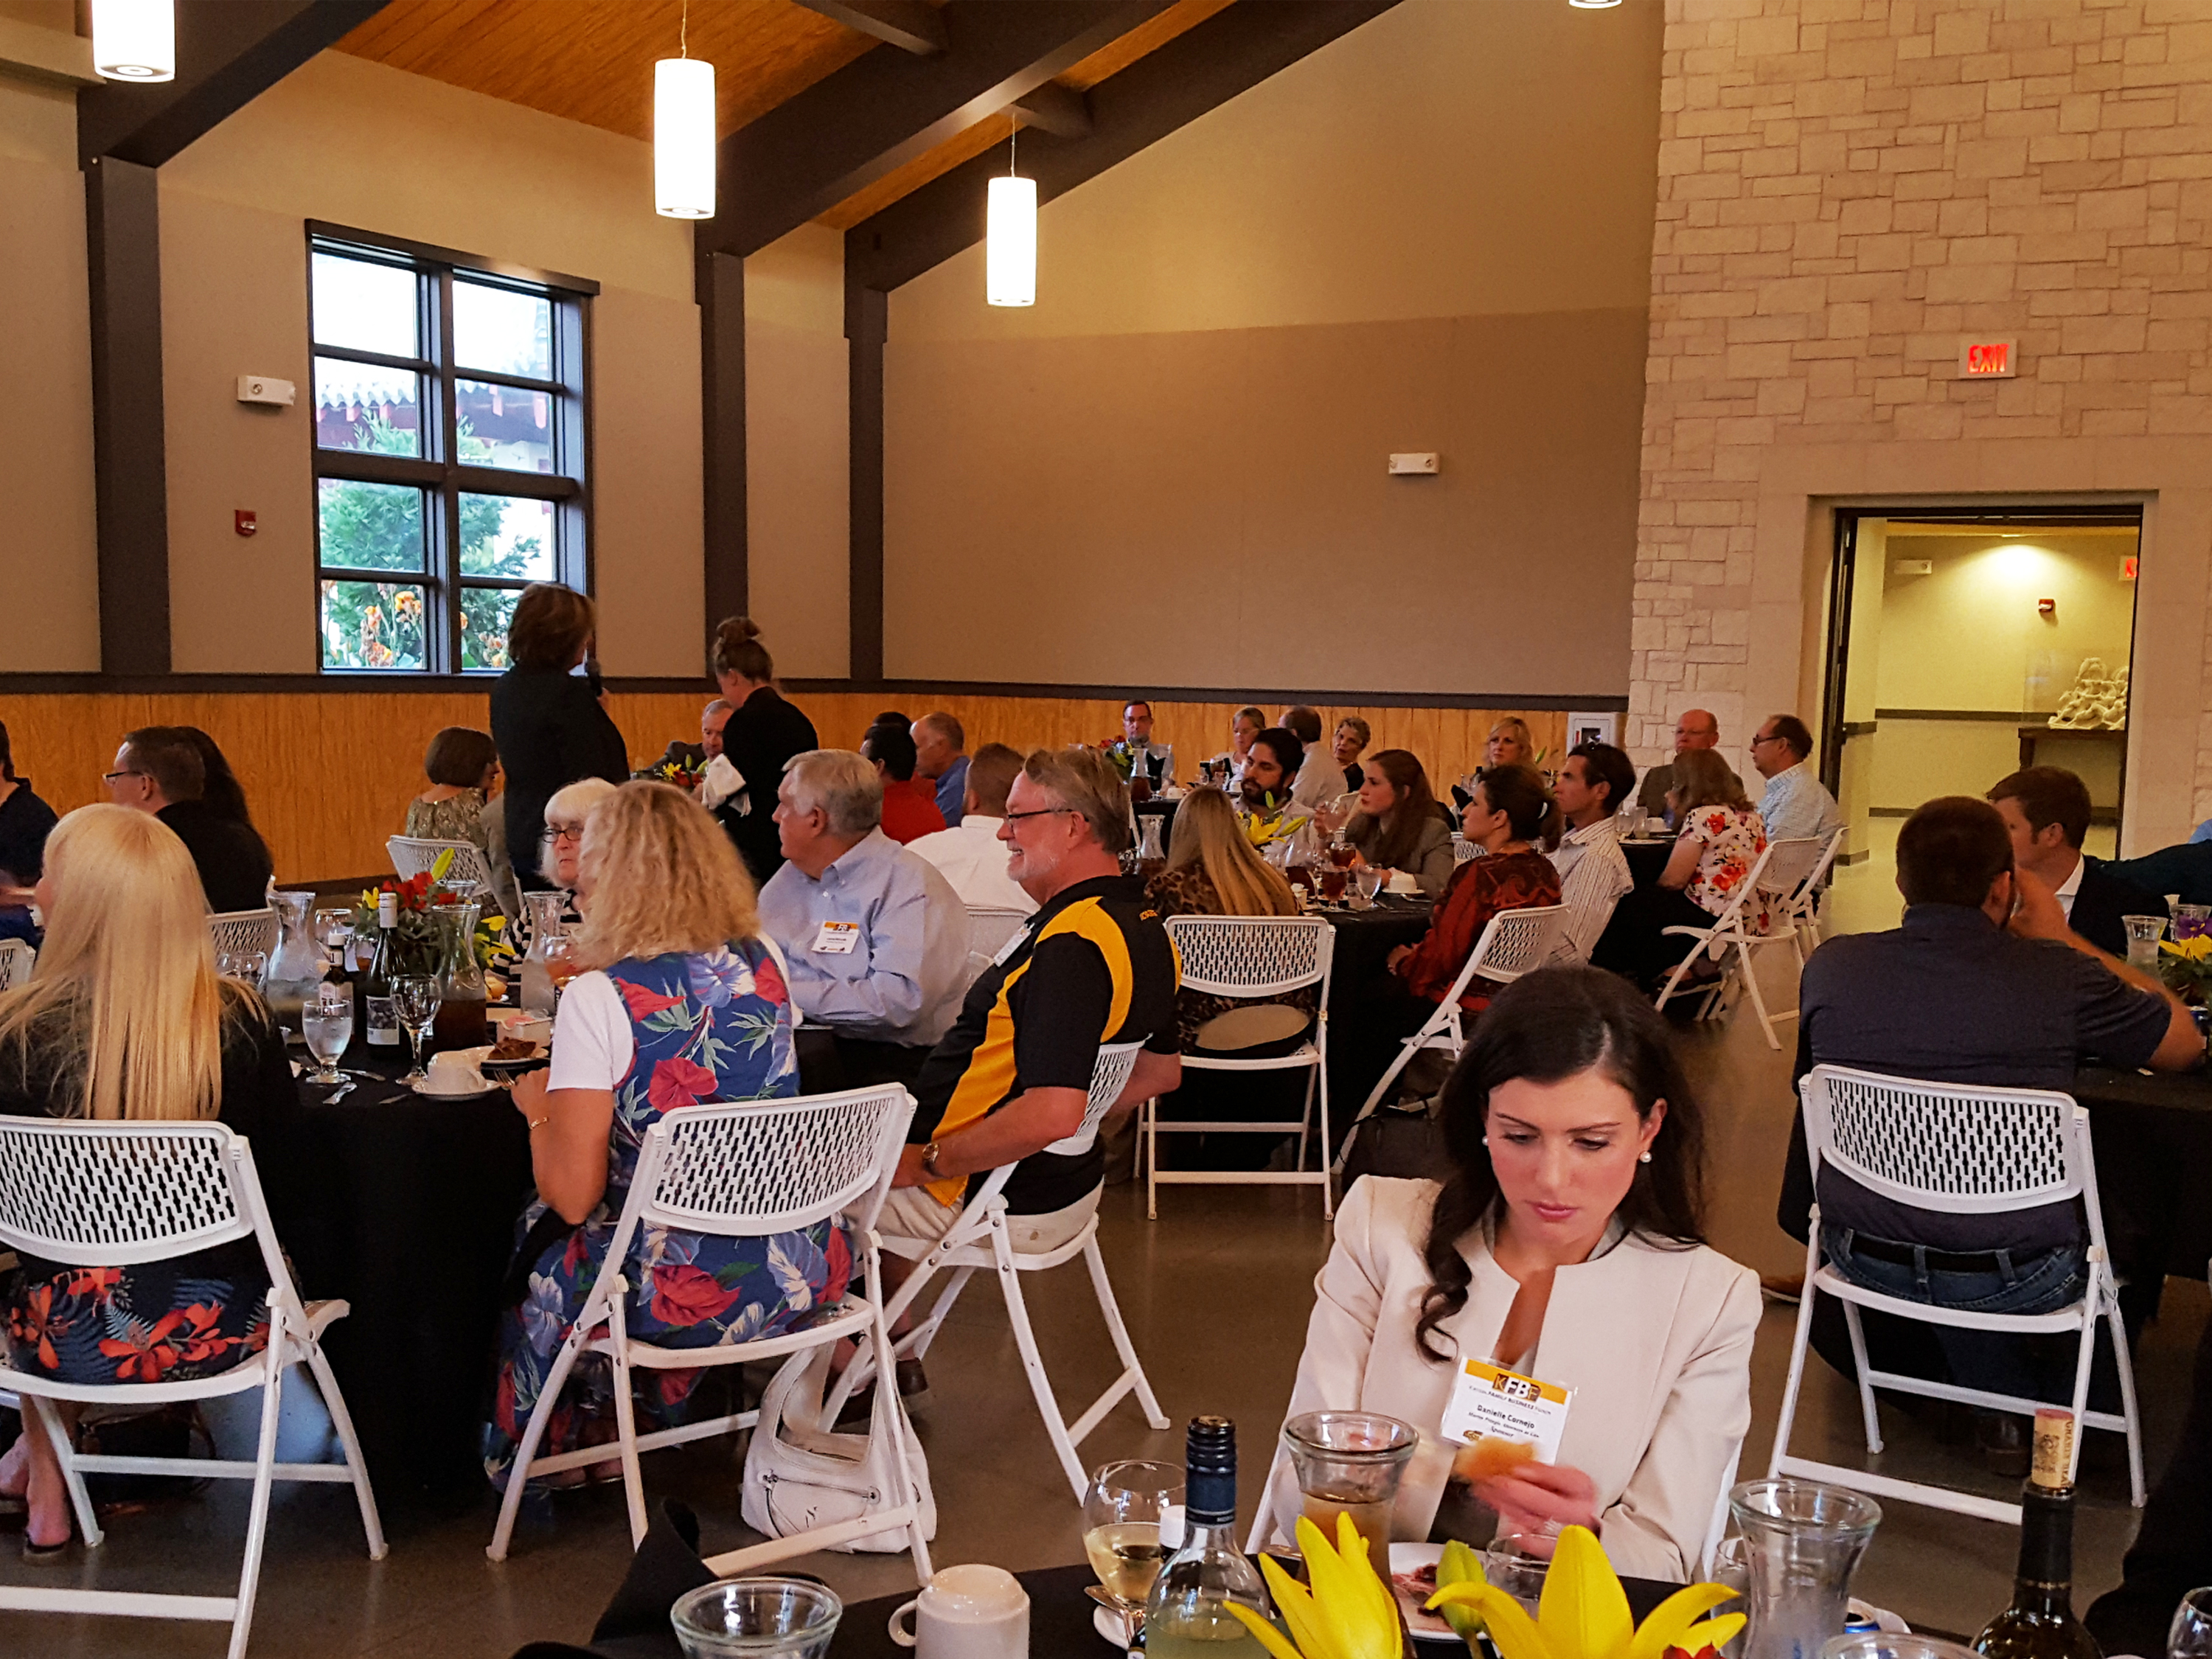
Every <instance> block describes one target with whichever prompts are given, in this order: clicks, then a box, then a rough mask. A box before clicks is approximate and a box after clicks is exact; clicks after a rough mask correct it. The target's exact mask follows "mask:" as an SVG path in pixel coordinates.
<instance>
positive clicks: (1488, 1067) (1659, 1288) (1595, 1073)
mask: <svg viewBox="0 0 2212 1659" xmlns="http://www.w3.org/2000/svg"><path fill="white" fill-rule="evenodd" d="M1608 1102H1610V1104H1608ZM1608 1113H1609V1114H1610V1115H1611V1116H1612V1118H1613V1120H1614V1123H1613V1127H1611V1128H1610V1129H1608V1128H1607V1127H1604V1120H1605V1119H1606V1118H1607V1115H1608ZM1444 1115H1445V1136H1446V1140H1447V1143H1448V1145H1449V1147H1450V1149H1451V1152H1452V1155H1453V1162H1454V1164H1455V1173H1454V1175H1453V1177H1452V1179H1451V1180H1450V1181H1449V1182H1445V1183H1439V1182H1433V1181H1394V1180H1389V1179H1384V1178H1382V1177H1377V1176H1369V1177H1367V1178H1366V1179H1364V1180H1362V1181H1361V1182H1358V1184H1357V1185H1356V1186H1355V1187H1354V1188H1352V1191H1351V1193H1350V1194H1348V1195H1347V1196H1346V1200H1345V1201H1344V1204H1343V1206H1342V1207H1341V1208H1340V1209H1339V1210H1338V1212H1337V1217H1336V1242H1335V1248H1334V1249H1333V1250H1332V1251H1331V1252H1330V1255H1329V1259H1328V1262H1327V1264H1326V1265H1325V1266H1324V1267H1322V1271H1321V1274H1320V1277H1319V1278H1318V1279H1317V1280H1316V1285H1315V1289H1316V1301H1315V1304H1314V1310H1313V1316H1312V1319H1311V1321H1310V1323H1309V1325H1308V1327H1307V1331H1306V1346H1305V1352H1304V1356H1303V1357H1302V1358H1300V1360H1299V1362H1298V1373H1297V1383H1296V1384H1295V1386H1294V1387H1293V1389H1292V1391H1291V1406H1290V1415H1291V1416H1293V1417H1295V1416H1297V1415H1298V1414H1299V1413H1303V1412H1310V1411H1319V1410H1323V1409H1328V1408H1336V1409H1340V1410H1344V1409H1358V1410H1364V1411H1376V1412H1381V1413H1385V1414H1387V1415H1389V1416H1391V1417H1395V1418H1400V1419H1403V1420H1405V1421H1406V1422H1408V1423H1410V1424H1412V1425H1413V1426H1414V1427H1415V1428H1417V1429H1419V1431H1420V1433H1421V1443H1420V1447H1419V1450H1418V1451H1417V1452H1416V1454H1415V1455H1414V1458H1413V1462H1412V1464H1411V1465H1410V1466H1409V1467H1408V1468H1407V1472H1406V1476H1405V1480H1404V1482H1403V1484H1402V1485H1401V1488H1400V1492H1399V1499H1398V1506H1397V1510H1396V1513H1395V1516H1394V1517H1393V1526H1392V1530H1393V1532H1394V1533H1395V1534H1396V1535H1397V1536H1398V1537H1401V1538H1413V1539H1423V1538H1426V1537H1427V1536H1428V1535H1429V1528H1430V1526H1431V1522H1432V1520H1433V1518H1434V1516H1435V1515H1436V1512H1437V1505H1438V1504H1439V1502H1440V1500H1441V1499H1442V1498H1443V1492H1444V1486H1445V1484H1446V1482H1447V1480H1449V1477H1450V1474H1451V1470H1452V1460H1453V1456H1454V1454H1455V1453H1456V1452H1458V1451H1459V1450H1460V1449H1461V1448H1460V1447H1459V1446H1458V1444H1457V1443H1453V1442H1447V1441H1445V1440H1443V1438H1442V1437H1441V1425H1442V1419H1443V1411H1444V1406H1445V1403H1446V1401H1448V1400H1449V1397H1450V1394H1451V1389H1452V1382H1453V1378H1454V1376H1455V1374H1456V1372H1457V1370H1458V1366H1457V1364H1455V1363H1454V1357H1455V1356H1456V1357H1457V1358H1462V1359H1465V1358H1474V1359H1493V1360H1495V1361H1497V1362H1498V1364H1504V1365H1506V1366H1509V1367H1510V1368H1512V1369H1514V1370H1519V1371H1522V1372H1523V1373H1525V1374H1527V1375H1530V1376H1536V1377H1538V1378H1540V1379H1541V1380H1542V1381H1544V1382H1547V1383H1558V1384H1560V1385H1561V1386H1563V1387H1565V1388H1567V1389H1571V1390H1573V1394H1572V1398H1571V1405H1570V1407H1569V1412H1568V1417H1567V1422H1566V1427H1565V1433H1564V1436H1563V1437H1562V1439H1561V1442H1560V1446H1559V1460H1558V1463H1557V1464H1556V1465H1553V1466H1548V1467H1547V1466H1535V1467H1534V1468H1524V1469H1523V1470H1522V1471H1517V1472H1516V1474H1517V1475H1524V1476H1526V1477H1527V1478H1526V1479H1525V1480H1524V1479H1517V1478H1510V1477H1509V1478H1506V1479H1503V1480H1493V1481H1490V1482H1486V1483H1485V1484H1482V1485H1479V1486H1476V1488H1475V1492H1476V1493H1477V1495H1479V1496H1480V1497H1482V1498H1485V1499H1486V1500H1487V1501H1489V1502H1490V1503H1492V1504H1493V1505H1494V1506H1496V1507H1498V1509H1499V1510H1500V1512H1501V1516H1502V1519H1501V1523H1500V1529H1501V1530H1515V1529H1518V1528H1522V1527H1530V1528H1533V1527H1534V1526H1535V1525H1537V1524H1540V1523H1541V1522H1543V1521H1545V1520H1581V1521H1583V1523H1584V1524H1593V1523H1594V1525H1595V1530H1596V1531H1597V1533H1598V1535H1599V1537H1600V1538H1601V1540H1602V1541H1603V1542H1604V1545H1605V1548H1606V1553H1607V1555H1608V1556H1609V1557H1610V1558H1611V1559H1612V1560H1613V1565H1614V1567H1615V1568H1616V1569H1617V1570H1618V1571H1620V1572H1622V1573H1625V1574H1629V1575H1632V1576H1637V1577H1648V1578H1658V1579H1668V1580H1673V1581H1675V1582H1683V1581H1686V1580H1687V1579H1688V1578H1689V1577H1692V1575H1693V1574H1694V1573H1695V1572H1696V1571H1699V1568H1700V1565H1701V1563H1700V1560H1699V1557H1700V1554H1701V1553H1702V1550H1703V1547H1704V1542H1705V1535H1706V1533H1707V1532H1708V1530H1709V1529H1710V1528H1711V1522H1712V1519H1713V1515H1714V1510H1715V1505H1716V1504H1717V1500H1718V1499H1719V1498H1720V1495H1721V1493H1722V1492H1723V1487H1724V1486H1725V1485H1726V1484H1727V1483H1728V1482H1729V1481H1730V1480H1732V1479H1733V1478H1734V1470H1735V1461H1736V1455H1737V1452H1738V1450H1739V1449H1740V1448H1741V1445H1742V1442H1743V1437H1744V1432H1745V1431H1746V1429H1747V1428H1748V1426H1749V1425H1750V1422H1751V1347H1752V1339H1753V1334H1754V1332H1755V1331H1756V1329H1757V1327H1758V1324H1759V1280H1758V1277H1757V1275H1756V1274H1754V1273H1752V1271H1751V1270H1750V1269H1749V1268H1747V1267H1741V1266H1739V1265H1737V1264H1736V1263H1735V1262H1733V1261H1729V1259H1728V1258H1727V1257H1725V1256H1723V1255H1721V1254H1720V1253H1719V1252H1717V1251H1716V1250H1713V1249H1709V1248H1707V1247H1706V1246H1705V1245H1704V1244H1702V1243H1697V1242H1695V1240H1696V1231H1697V1221H1698V1216H1697V1212H1698V1207H1699V1189H1700V1184H1701V1182H1700V1176H1701V1173H1702V1171H1701V1167H1700V1166H1701V1163H1702V1158H1701V1152H1702V1147H1701V1137H1700V1134H1699V1120H1698V1114H1697V1109H1696V1105H1695V1103H1694V1102H1693V1101H1692V1098H1691V1097H1690V1095H1689V1092H1688V1091H1687V1088H1686V1085H1684V1084H1683V1082H1682V1079H1681V1073H1680V1069H1679V1067H1677V1066H1676V1065H1675V1064H1674V1059H1673V1056H1672V1052H1671V1049H1670V1048H1669V1046H1668V1032H1667V1030H1666V1027H1665V1024H1664V1022H1663V1021H1662V1019H1661V1018H1660V1017H1659V1016H1658V1015H1657V1014H1656V1013H1655V1012H1653V1011H1652V1009H1651V1008H1650V1005H1649V1004H1647V1003H1645V1002H1644V1000H1642V999H1641V998H1639V997H1638V996H1636V995H1635V994H1634V993H1633V992H1632V990H1630V989H1629V987H1627V986H1626V985H1625V984H1624V983H1623V982H1622V981H1620V980H1618V979H1615V978H1614V977H1613V976H1612V975H1607V974H1604V973H1601V972H1600V971H1598V970H1596V969H1589V968H1551V969H1542V970H1541V971H1540V972H1537V973H1534V974H1530V975H1525V976H1524V977H1522V979H1520V980H1518V981H1515V983H1514V984H1513V985H1511V986H1510V987H1508V988H1507V989H1506V990H1504V992H1501V993H1500V994H1499V995H1498V998H1497V999H1496V1000H1494V1001H1493V1002H1492V1006H1491V1008H1490V1010H1489V1012H1488V1013H1487V1014H1486V1016H1485V1018H1484V1019H1483V1022H1482V1024H1481V1026H1480V1029H1479V1030H1477V1032H1476V1034H1475V1037H1474V1042H1472V1043H1471V1044H1470V1046H1469V1048H1468V1053H1467V1055H1466V1056H1465V1058H1464V1059H1463V1060H1462V1062H1461V1064H1460V1066H1459V1067H1458V1069H1457V1070H1456V1071H1455V1073H1454V1074H1453V1078H1452V1081H1451V1084H1450V1085H1449V1087H1448V1088H1447V1090H1446V1091H1445V1099H1444ZM1600 1143H1603V1144H1600ZM1493 1158H1494V1162H1493ZM1440 1212H1441V1213H1442V1214H1443V1218H1444V1219H1443V1222H1442V1223H1441V1225H1440V1224H1439V1223H1438V1220H1437V1217H1438V1215H1439V1213H1440ZM1501 1225H1502V1226H1503V1227H1504V1231H1505V1234H1506V1237H1505V1239H1504V1243H1502V1244H1501V1243H1500V1239H1499V1229H1500V1227H1501ZM1546 1249H1549V1250H1550V1254H1551V1255H1552V1257H1553V1260H1551V1261H1543V1262H1542V1263H1541V1265H1539V1266H1536V1267H1531V1265H1530V1264H1531V1262H1532V1261H1539V1260H1540V1259H1541V1258H1542V1257H1543V1255H1544V1254H1545V1251H1546ZM1501 1255H1503V1256H1504V1258H1505V1259H1506V1261H1508V1262H1510V1263H1511V1264H1512V1265H1513V1267H1514V1268H1515V1269H1516V1271H1517V1272H1518V1273H1519V1274H1520V1277H1519V1278H1518V1279H1516V1276H1515V1273H1514V1272H1510V1271H1509V1270H1508V1267H1505V1266H1501V1265H1500V1256H1501ZM1439 1267H1441V1269H1442V1271H1439ZM1455 1281H1456V1282H1455ZM1524 1295H1526V1296H1528V1297H1530V1304H1529V1306H1528V1308H1525V1309H1523V1310H1522V1316H1521V1317H1520V1318H1519V1319H1517V1320H1515V1319H1513V1318H1512V1317H1511V1316H1512V1315H1513V1313H1514V1310H1515V1304H1516V1298H1518V1297H1522V1296H1524ZM1461 1296H1463V1298H1464V1299H1463V1300H1460V1299H1459V1297H1461ZM1425 1316H1427V1319H1426V1324H1427V1328H1426V1329H1424V1328H1423V1326H1424V1320H1425ZM1509 1323H1510V1326H1511V1329H1510V1332H1509ZM1531 1339H1533V1340H1531ZM1506 1347H1512V1348H1515V1349H1516V1350H1517V1352H1510V1353H1509V1352H1503V1350H1504V1348H1506ZM1439 1354H1440V1355H1441V1356H1442V1358H1437V1357H1436V1356H1437V1355H1439ZM1532 1481H1533V1482H1534V1483H1536V1484H1535V1485H1534V1486H1531V1485H1530V1484H1529V1483H1530V1482H1532ZM1272 1490H1273V1492H1274V1493H1275V1506H1274V1513H1275V1514H1276V1515H1277V1516H1285V1517H1287V1516H1293V1515H1295V1514H1296V1512H1297V1489H1296V1486H1295V1484H1294V1483H1293V1482H1291V1480H1289V1478H1288V1471H1287V1469H1279V1470H1278V1471H1277V1477H1276V1480H1275V1482H1274V1483H1273V1487H1272Z"/></svg>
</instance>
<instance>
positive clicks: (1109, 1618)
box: [1091, 1606, 1129, 1653]
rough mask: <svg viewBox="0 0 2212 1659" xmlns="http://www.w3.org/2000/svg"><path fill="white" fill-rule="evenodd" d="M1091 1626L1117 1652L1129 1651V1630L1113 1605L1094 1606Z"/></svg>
mask: <svg viewBox="0 0 2212 1659" xmlns="http://www.w3.org/2000/svg"><path fill="white" fill-rule="evenodd" d="M1091 1629H1093V1630H1095V1631H1097V1632H1098V1635H1099V1637H1100V1638H1101V1639H1102V1640H1103V1641H1104V1642H1105V1644H1106V1645H1107V1646H1109V1647H1110V1648H1112V1649H1113V1650H1114V1651H1115V1652H1116V1653H1127V1652H1128V1651H1129V1632H1128V1630H1127V1627H1126V1626H1124V1625H1123V1624H1122V1622H1121V1615H1120V1614H1119V1613H1115V1611H1114V1609H1113V1608H1111V1607H1097V1606H1094V1607H1092V1608H1091Z"/></svg>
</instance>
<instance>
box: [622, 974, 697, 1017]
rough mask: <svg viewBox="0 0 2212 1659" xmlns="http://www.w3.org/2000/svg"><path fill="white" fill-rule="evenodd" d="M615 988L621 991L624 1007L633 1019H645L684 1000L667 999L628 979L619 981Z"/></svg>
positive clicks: (678, 998) (676, 998)
mask: <svg viewBox="0 0 2212 1659" xmlns="http://www.w3.org/2000/svg"><path fill="white" fill-rule="evenodd" d="M615 986H616V988H617V989H618V990H619V991H621V993H622V999H623V1006H626V1007H627V1008H628V1009H629V1017H630V1018H632V1019H643V1018H646V1016H647V1015H648V1014H657V1013H659V1012H660V1011H661V1010H662V1009H664V1008H673V1007H676V1006H678V1005H679V1004H680V1003H682V1002H683V1000H684V999H683V998H682V997H665V996H663V995H661V994H660V993H659V992H658V991H648V990H647V989H646V988H645V987H644V986H642V985H634V984H632V983H631V982H630V981H629V980H626V979H618V980H617V981H615Z"/></svg>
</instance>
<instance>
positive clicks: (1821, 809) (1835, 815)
mask: <svg viewBox="0 0 2212 1659" xmlns="http://www.w3.org/2000/svg"><path fill="white" fill-rule="evenodd" d="M1812 752H1813V734H1812V733H1811V732H1808V731H1807V730H1806V729H1805V722H1804V721H1802V720H1799V719H1798V718H1797V717H1796V715H1795V714H1777V715H1775V716H1773V717H1772V718H1771V719H1770V720H1768V721H1767V722H1766V724H1765V725H1764V726H1760V727H1759V735H1758V736H1757V737H1755V738H1753V739H1752V740H1751V763H1752V764H1753V766H1756V767H1757V768H1758V769H1759V776H1761V777H1763V778H1765V780H1766V793H1765V794H1764V795H1762V796H1761V797H1759V817H1761V818H1763V819H1765V821H1766V838H1767V840H1769V841H1770V842H1775V841H1796V840H1801V839H1810V840H1814V841H1826V839H1827V838H1828V837H1829V836H1832V835H1833V834H1835V833H1836V831H1837V830H1838V829H1842V828H1843V825H1844V817H1843V814H1842V813H1841V812H1839V811H1837V810H1836V798H1835V797H1834V796H1833V795H1832V794H1830V793H1828V792H1827V790H1826V789H1825V788H1823V787H1821V784H1820V779H1819V778H1817V777H1815V776H1814V775H1813V763H1812V761H1811V760H1810V759H1809V758H1808V757H1810V756H1811V754H1812Z"/></svg>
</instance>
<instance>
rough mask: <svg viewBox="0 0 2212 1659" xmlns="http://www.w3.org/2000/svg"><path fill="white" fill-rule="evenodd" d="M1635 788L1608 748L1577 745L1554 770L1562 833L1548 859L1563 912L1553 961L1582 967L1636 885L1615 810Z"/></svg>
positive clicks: (1620, 757)
mask: <svg viewBox="0 0 2212 1659" xmlns="http://www.w3.org/2000/svg"><path fill="white" fill-rule="evenodd" d="M1635 787H1636V767H1635V765H1634V763H1632V762H1631V761H1630V760H1629V758H1628V757H1627V756H1626V755H1625V754H1623V753H1622V752H1621V751H1620V750H1618V749H1616V748H1614V747H1613V745H1612V744H1609V743H1584V744H1576V745H1575V747H1574V748H1573V749H1572V750H1570V751H1569V752H1568V755H1567V758H1566V763H1565V765H1563V766H1561V767H1560V768H1559V784H1558V786H1557V787H1556V788H1554V789H1553V797H1554V798H1555V799H1557V800H1558V802H1559V812H1560V816H1561V817H1564V818H1565V820H1566V823H1567V833H1566V835H1565V836H1564V837H1562V838H1561V840H1560V842H1559V847H1558V848H1556V849H1555V850H1554V851H1553V854H1552V862H1553V864H1554V865H1555V866H1558V868H1559V900H1560V902H1562V903H1564V904H1565V906H1566V907H1567V925H1566V926H1565V927H1564V928H1562V929H1561V930H1560V933H1559V946H1558V948H1557V950H1556V951H1554V953H1553V960H1554V961H1556V962H1588V961H1589V957H1590V952H1591V951H1593V950H1594V949H1595V948H1596V946H1597V941H1598V936H1599V935H1600V934H1601V933H1604V932H1605V925H1606V923H1607V922H1608V921H1612V920H1613V906H1614V905H1616V904H1618V903H1620V901H1621V897H1622V896H1623V895H1625V894H1626V893H1627V892H1629V891H1630V890H1632V888H1634V887H1635V885H1636V881H1635V878H1633V877H1632V876H1631V875H1630V874H1629V872H1628V858H1627V855H1626V854H1624V853H1623V852H1622V851H1621V850H1620V820H1619V819H1618V818H1616V817H1613V812H1614V810H1615V808H1616V806H1617V805H1618V804H1619V803H1620V802H1621V801H1624V800H1626V799H1628V798H1629V796H1630V795H1631V793H1632V792H1633V791H1634V790H1635Z"/></svg>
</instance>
